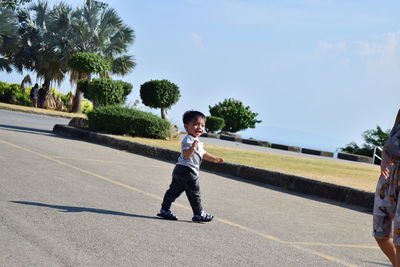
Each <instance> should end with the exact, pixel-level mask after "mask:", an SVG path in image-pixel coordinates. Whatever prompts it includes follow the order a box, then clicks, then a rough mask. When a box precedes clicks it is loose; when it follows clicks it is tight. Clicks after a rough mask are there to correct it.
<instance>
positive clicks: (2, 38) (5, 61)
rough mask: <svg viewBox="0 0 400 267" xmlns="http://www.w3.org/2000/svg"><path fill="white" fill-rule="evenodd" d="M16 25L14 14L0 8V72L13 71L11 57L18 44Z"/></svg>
mask: <svg viewBox="0 0 400 267" xmlns="http://www.w3.org/2000/svg"><path fill="white" fill-rule="evenodd" d="M17 23H18V21H17V19H16V15H15V12H14V11H13V10H12V9H9V8H5V7H2V6H0V71H6V72H11V71H12V70H13V68H12V66H13V55H14V54H15V52H16V47H17V44H18V25H17Z"/></svg>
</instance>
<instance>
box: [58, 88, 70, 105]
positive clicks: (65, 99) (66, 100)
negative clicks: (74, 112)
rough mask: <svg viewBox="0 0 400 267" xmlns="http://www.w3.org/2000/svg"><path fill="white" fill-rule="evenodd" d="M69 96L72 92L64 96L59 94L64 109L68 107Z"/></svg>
mask: <svg viewBox="0 0 400 267" xmlns="http://www.w3.org/2000/svg"><path fill="white" fill-rule="evenodd" d="M71 95H72V92H68V93H66V94H60V97H61V100H62V102H63V105H64V107H67V106H68V99H69V97H70V96H71Z"/></svg>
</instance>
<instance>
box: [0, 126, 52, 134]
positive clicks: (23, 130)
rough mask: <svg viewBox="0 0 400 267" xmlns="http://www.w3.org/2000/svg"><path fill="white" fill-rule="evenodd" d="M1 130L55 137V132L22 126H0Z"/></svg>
mask: <svg viewBox="0 0 400 267" xmlns="http://www.w3.org/2000/svg"><path fill="white" fill-rule="evenodd" d="M0 128H4V129H5V130H9V131H15V132H21V133H33V134H48V135H54V134H53V132H52V131H50V130H42V129H36V128H28V127H21V126H12V125H4V124H0Z"/></svg>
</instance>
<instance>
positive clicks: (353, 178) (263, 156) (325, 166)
mask: <svg viewBox="0 0 400 267" xmlns="http://www.w3.org/2000/svg"><path fill="white" fill-rule="evenodd" d="M122 138H124V139H128V140H131V141H134V142H138V143H142V144H147V145H152V146H157V147H162V148H168V149H171V150H176V151H179V150H180V141H179V140H155V139H146V138H137V137H134V138H132V137H122ZM204 147H205V149H206V150H207V152H209V153H211V154H214V155H216V156H219V157H223V158H224V159H225V161H227V162H231V163H236V164H242V165H248V166H253V167H257V168H262V169H267V170H272V171H278V172H282V173H287V174H293V175H298V176H302V177H307V178H311V179H315V180H319V181H324V182H328V183H333V184H339V185H344V186H348V187H353V188H357V189H361V190H365V191H369V192H373V191H375V185H376V181H377V179H378V176H379V166H373V165H366V164H365V165H363V164H355V163H352V162H349V163H347V162H337V161H332V160H328V159H324V158H323V157H321V159H314V158H306V157H302V156H300V155H299V156H290V155H283V154H275V153H268V152H258V151H249V150H243V149H236V148H226V147H222V146H215V145H204Z"/></svg>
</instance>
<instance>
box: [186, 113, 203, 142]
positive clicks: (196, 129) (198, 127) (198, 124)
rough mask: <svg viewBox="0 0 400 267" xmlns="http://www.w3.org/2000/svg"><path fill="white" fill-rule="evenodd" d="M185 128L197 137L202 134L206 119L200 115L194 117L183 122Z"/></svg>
mask: <svg viewBox="0 0 400 267" xmlns="http://www.w3.org/2000/svg"><path fill="white" fill-rule="evenodd" d="M184 125H185V129H186V131H187V132H188V134H190V135H191V136H193V137H199V136H200V135H202V134H203V132H204V128H205V127H206V121H205V119H203V118H202V117H196V118H194V119H193V120H191V121H190V122H189V123H185V124H184Z"/></svg>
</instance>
